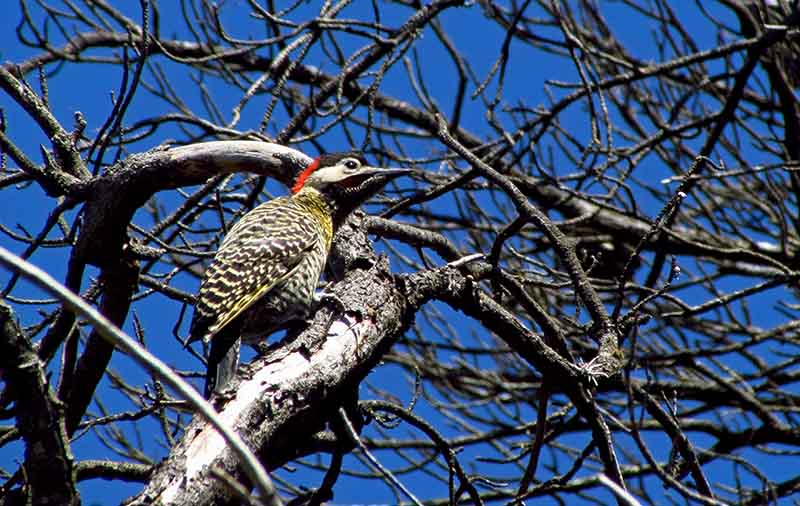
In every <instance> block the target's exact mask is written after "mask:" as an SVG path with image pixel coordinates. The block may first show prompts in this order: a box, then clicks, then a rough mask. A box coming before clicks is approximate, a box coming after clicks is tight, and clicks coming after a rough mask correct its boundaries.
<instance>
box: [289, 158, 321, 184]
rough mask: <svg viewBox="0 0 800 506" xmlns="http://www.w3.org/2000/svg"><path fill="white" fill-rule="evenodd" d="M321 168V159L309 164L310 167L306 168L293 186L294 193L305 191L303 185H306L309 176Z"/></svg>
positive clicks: (315, 159)
mask: <svg viewBox="0 0 800 506" xmlns="http://www.w3.org/2000/svg"><path fill="white" fill-rule="evenodd" d="M318 168H319V157H316V158H314V161H312V162H311V163H309V164H308V167H306V168H305V170H304V171H303V172H301V173H300V175H299V176H297V180H295V182H294V186H292V193H297V192H299V191H300V190H302V189H303V185H304V184H306V179H308V176H310V175H311V173H312V172H314V171H315V170H317V169H318Z"/></svg>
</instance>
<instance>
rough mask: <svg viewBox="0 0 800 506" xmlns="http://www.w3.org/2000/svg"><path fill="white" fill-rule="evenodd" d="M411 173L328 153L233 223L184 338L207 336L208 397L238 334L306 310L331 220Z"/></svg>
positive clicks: (225, 370) (234, 358) (256, 334)
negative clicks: (281, 192)
mask: <svg viewBox="0 0 800 506" xmlns="http://www.w3.org/2000/svg"><path fill="white" fill-rule="evenodd" d="M409 172H410V170H405V169H383V168H376V167H370V166H368V165H367V162H366V160H365V159H364V157H363V156H362V155H361V154H360V153H358V152H345V153H332V154H326V155H323V156H321V157H319V158H317V159H315V160H314V161H313V162H311V164H310V165H308V167H307V168H306V169H305V170H304V171H303V172H302V173H300V175H299V176H298V177H297V180H296V182H295V184H294V186H293V187H292V190H291V195H287V196H285V197H279V198H276V199H273V200H270V201H268V202H265V203H263V204H261V205H259V206H258V207H256V208H254V209H253V210H252V211H250V212H248V213H247V214H245V215H244V216H243V217H242V219H241V220H239V221H238V222H237V223H236V224H235V225H234V226H233V228H231V230H230V231H229V232H228V234H227V236H226V237H225V239H224V240H223V241H222V244H221V245H220V247H219V250H218V251H217V253H216V255H215V256H214V260H213V261H212V262H211V265H209V266H208V268H207V269H206V272H205V275H204V277H203V281H202V283H201V285H200V294H199V295H198V298H197V304H196V306H195V310H194V316H193V317H192V323H191V327H190V330H189V339H188V340H187V344H188V343H191V342H194V341H199V340H202V341H204V342H206V343H208V342H209V341H210V342H211V349H210V351H209V354H208V370H207V373H206V386H205V396H206V397H207V398H208V397H210V396H211V394H212V393H214V392H215V391H221V390H222V389H223V388H224V387H225V386H226V385H227V383H228V382H229V381H230V380H231V379H232V378H233V376H234V375H235V374H236V368H237V366H238V362H239V347H240V343H241V340H242V339H243V340H244V341H245V342H252V341H255V340H257V339H259V338H265V337H266V336H268V335H269V334H271V333H272V332H274V331H276V330H278V329H281V328H283V327H285V326H286V325H287V324H288V323H290V322H292V321H295V320H300V319H304V318H306V317H307V316H308V313H309V311H310V310H311V308H312V305H313V303H314V301H315V297H314V296H315V293H316V289H317V284H318V283H319V279H320V276H321V274H322V270H323V269H324V267H325V263H326V261H327V258H328V254H329V253H330V249H331V240H332V239H333V234H334V232H335V231H336V229H337V227H338V226H339V225H340V224H341V223H342V222H343V221H344V219H345V218H346V217H347V215H348V214H350V213H351V212H352V211H354V210H355V209H356V208H358V206H360V205H361V204H362V203H364V202H365V201H366V200H367V199H368V198H369V197H371V196H372V195H374V194H376V193H377V192H379V191H380V190H381V189H382V188H383V186H384V185H385V184H386V183H387V182H388V181H389V180H390V179H393V178H395V177H397V176H400V175H403V174H407V173H409Z"/></svg>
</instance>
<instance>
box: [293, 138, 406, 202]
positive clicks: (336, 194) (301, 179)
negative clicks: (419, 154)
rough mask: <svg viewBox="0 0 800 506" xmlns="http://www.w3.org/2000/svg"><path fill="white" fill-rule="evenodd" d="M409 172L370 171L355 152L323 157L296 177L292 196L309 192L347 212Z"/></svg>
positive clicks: (360, 155) (371, 168) (400, 170)
mask: <svg viewBox="0 0 800 506" xmlns="http://www.w3.org/2000/svg"><path fill="white" fill-rule="evenodd" d="M410 172H412V171H411V170H408V169H385V168H380V167H371V166H369V165H368V164H367V161H366V159H365V158H364V155H362V154H361V153H359V152H358V151H347V152H344V153H328V154H324V155H322V156H320V157H318V158H316V159H314V161H313V162H311V163H310V164H309V165H308V167H306V169H305V170H304V171H303V172H301V173H300V175H299V176H297V180H296V181H295V184H294V186H293V187H292V193H293V194H297V193H300V192H301V191H303V190H304V189H307V188H311V189H314V190H316V191H318V192H320V193H321V194H322V195H323V197H324V198H325V199H326V200H327V201H328V203H329V204H330V205H332V206H333V207H334V208H335V209H337V210H339V211H345V212H349V211H351V210H353V209H355V208H356V207H358V206H359V205H361V204H363V203H364V202H365V201H366V200H367V199H369V198H370V197H371V196H373V195H375V194H376V193H378V192H379V191H380V190H381V188H383V187H384V185H386V183H388V182H389V181H390V180H391V179H393V178H395V177H398V176H402V175H404V174H408V173H410Z"/></svg>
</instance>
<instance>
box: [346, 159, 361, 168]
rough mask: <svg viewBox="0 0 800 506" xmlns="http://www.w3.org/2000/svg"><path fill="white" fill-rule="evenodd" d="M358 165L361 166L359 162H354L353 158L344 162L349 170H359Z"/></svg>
mask: <svg viewBox="0 0 800 506" xmlns="http://www.w3.org/2000/svg"><path fill="white" fill-rule="evenodd" d="M358 165H359V164H358V162H357V161H355V160H353V159H352V158H351V159H350V160H347V161H346V162H344V166H345V167H347V168H348V169H357V168H358Z"/></svg>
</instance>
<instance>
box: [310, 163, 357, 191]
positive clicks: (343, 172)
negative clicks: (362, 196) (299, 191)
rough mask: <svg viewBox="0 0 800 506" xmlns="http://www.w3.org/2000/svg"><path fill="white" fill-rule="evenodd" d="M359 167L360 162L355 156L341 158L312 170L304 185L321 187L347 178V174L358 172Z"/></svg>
mask: <svg viewBox="0 0 800 506" xmlns="http://www.w3.org/2000/svg"><path fill="white" fill-rule="evenodd" d="M361 168H362V164H361V162H360V161H359V160H358V159H357V158H352V157H348V158H342V159H341V160H339V162H338V163H337V164H336V165H332V166H330V167H320V168H319V169H317V170H315V171H314V172H312V173H311V175H310V176H308V179H307V180H306V185H308V186H311V187H313V188H322V187H325V186H328V185H330V184H333V183H336V182H339V181H342V180H343V179H347V178H348V177H349V176H352V175H353V174H356V173H358V171H359V170H360V169H361Z"/></svg>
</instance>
